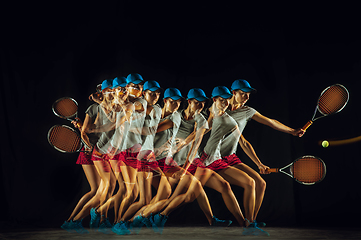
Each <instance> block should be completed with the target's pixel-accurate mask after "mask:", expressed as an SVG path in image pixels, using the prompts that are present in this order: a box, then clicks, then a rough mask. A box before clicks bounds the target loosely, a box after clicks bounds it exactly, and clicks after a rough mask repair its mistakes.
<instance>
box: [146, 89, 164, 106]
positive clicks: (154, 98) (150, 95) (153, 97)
mask: <svg viewBox="0 0 361 240" xmlns="http://www.w3.org/2000/svg"><path fill="white" fill-rule="evenodd" d="M143 96H144V99H145V100H146V101H147V102H148V104H149V105H154V104H156V103H157V102H158V100H159V96H160V91H159V90H157V91H154V92H152V91H150V90H146V91H145V92H143Z"/></svg>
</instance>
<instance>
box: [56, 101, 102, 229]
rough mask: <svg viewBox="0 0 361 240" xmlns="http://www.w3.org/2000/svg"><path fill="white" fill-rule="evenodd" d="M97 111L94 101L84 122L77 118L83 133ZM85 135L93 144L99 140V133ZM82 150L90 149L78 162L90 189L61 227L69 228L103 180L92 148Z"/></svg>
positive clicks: (77, 124) (76, 123) (93, 119)
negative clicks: (92, 159)
mask: <svg viewBox="0 0 361 240" xmlns="http://www.w3.org/2000/svg"><path fill="white" fill-rule="evenodd" d="M97 113H98V104H97V103H94V104H92V105H90V106H89V107H88V109H87V110H86V111H85V119H84V123H81V122H80V119H77V120H76V121H73V122H72V123H73V125H74V126H75V127H77V128H79V130H80V131H81V134H82V135H84V134H85V132H86V130H87V129H88V128H89V126H90V125H91V124H93V123H94V121H95V118H96V116H97ZM83 137H87V138H88V139H89V142H90V143H91V144H92V146H93V145H94V144H95V143H96V142H97V140H98V138H99V135H98V134H93V135H91V136H89V137H88V136H83ZM82 151H88V152H80V153H79V156H78V159H77V161H76V164H79V165H81V166H82V168H83V171H84V173H85V176H86V178H87V180H88V183H89V185H90V191H89V192H87V193H86V194H84V195H83V197H82V198H81V199H80V200H79V202H78V204H77V205H76V207H75V208H74V210H73V212H72V213H71V215H70V217H69V218H68V220H67V221H65V222H64V224H63V225H62V226H61V228H63V229H65V230H68V227H69V225H72V224H71V222H73V218H74V217H75V216H76V215H77V214H78V213H79V211H80V210H81V209H82V208H83V207H84V205H85V204H86V203H87V202H88V201H89V200H90V199H91V198H92V197H94V196H95V194H96V193H97V191H98V188H99V185H100V180H101V179H100V176H99V174H98V172H97V170H96V168H95V166H94V163H93V162H92V161H91V154H92V153H91V151H92V148H91V147H88V146H87V145H85V147H84V148H83V149H82Z"/></svg>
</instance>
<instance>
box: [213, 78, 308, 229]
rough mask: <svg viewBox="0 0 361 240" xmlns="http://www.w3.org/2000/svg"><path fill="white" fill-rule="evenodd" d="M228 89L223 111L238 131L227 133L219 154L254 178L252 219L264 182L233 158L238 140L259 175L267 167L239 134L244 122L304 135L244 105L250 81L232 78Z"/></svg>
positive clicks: (249, 91)
mask: <svg viewBox="0 0 361 240" xmlns="http://www.w3.org/2000/svg"><path fill="white" fill-rule="evenodd" d="M231 90H232V98H231V100H230V104H229V108H228V110H227V111H226V112H227V114H229V115H230V116H231V117H232V118H233V119H234V120H235V121H236V122H237V125H238V130H239V133H240V134H239V137H238V138H237V137H235V135H230V136H229V137H227V138H226V139H225V140H224V141H223V143H222V146H221V154H222V157H223V160H224V161H225V162H226V163H227V164H229V165H230V166H233V167H235V168H237V169H240V170H242V171H243V172H245V173H246V174H247V175H248V176H249V177H250V178H252V179H253V180H254V182H255V207H254V212H253V221H252V218H251V219H249V220H251V221H252V222H255V219H256V217H257V214H258V212H259V209H260V207H261V204H262V201H263V197H264V193H265V189H266V182H265V181H264V180H263V178H262V177H261V176H260V175H259V173H258V172H256V171H254V170H253V169H252V168H250V167H249V166H247V165H246V164H244V163H242V161H241V160H240V159H239V158H238V157H237V155H236V151H237V145H238V142H239V144H240V146H241V147H242V149H243V151H244V152H245V153H246V154H247V155H248V156H249V157H250V158H251V160H252V161H253V162H254V163H255V164H256V165H257V167H258V168H259V170H260V172H261V173H262V174H264V173H266V172H267V169H268V168H269V167H267V166H265V165H263V164H262V162H261V161H260V160H259V159H258V157H257V156H256V153H255V151H254V149H253V147H252V145H251V144H250V143H249V142H248V141H247V140H246V139H245V138H244V137H243V135H242V132H243V129H244V128H245V126H246V124H247V122H248V121H250V120H251V119H254V120H256V121H257V122H260V123H262V124H265V125H267V126H270V127H272V128H274V129H276V130H278V131H281V132H285V133H289V134H292V135H293V136H299V137H301V136H302V135H303V134H304V131H303V130H301V129H292V128H290V127H288V126H286V125H284V124H282V123H280V122H279V121H277V120H274V119H270V118H267V117H265V116H263V115H261V114H260V113H259V112H257V111H256V110H255V109H253V108H251V107H248V106H246V105H245V104H246V103H247V101H248V100H249V97H250V94H251V93H252V92H254V91H256V90H255V89H254V88H252V87H251V86H250V84H249V83H248V82H247V81H246V80H244V79H240V80H236V81H234V82H233V84H232V87H231ZM218 173H219V174H220V175H221V176H222V177H223V178H224V179H226V180H227V181H229V182H230V183H231V184H235V183H234V181H233V180H232V179H233V178H234V177H233V176H232V174H230V173H229V172H228V173H227V171H226V170H222V171H219V172H218ZM236 185H237V184H236ZM262 225H264V224H262ZM262 225H261V226H262Z"/></svg>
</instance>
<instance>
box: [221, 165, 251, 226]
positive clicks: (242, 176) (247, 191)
mask: <svg viewBox="0 0 361 240" xmlns="http://www.w3.org/2000/svg"><path fill="white" fill-rule="evenodd" d="M218 174H219V175H221V176H222V177H223V178H224V179H225V180H226V181H227V182H229V183H230V184H232V185H237V186H240V187H242V188H243V189H244V193H243V204H244V208H245V215H246V218H247V219H248V220H249V221H250V222H253V220H254V212H255V198H256V191H255V185H256V184H255V181H254V180H253V178H251V177H250V176H249V175H248V174H247V173H245V172H243V171H241V170H239V169H237V168H234V167H228V168H226V169H223V170H221V171H219V172H218Z"/></svg>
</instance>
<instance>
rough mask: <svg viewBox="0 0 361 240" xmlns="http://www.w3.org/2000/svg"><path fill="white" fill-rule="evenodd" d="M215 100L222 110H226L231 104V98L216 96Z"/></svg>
mask: <svg viewBox="0 0 361 240" xmlns="http://www.w3.org/2000/svg"><path fill="white" fill-rule="evenodd" d="M213 102H214V103H215V104H216V107H217V108H218V110H220V111H226V109H227V108H228V106H229V99H226V98H222V97H216V98H213Z"/></svg>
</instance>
